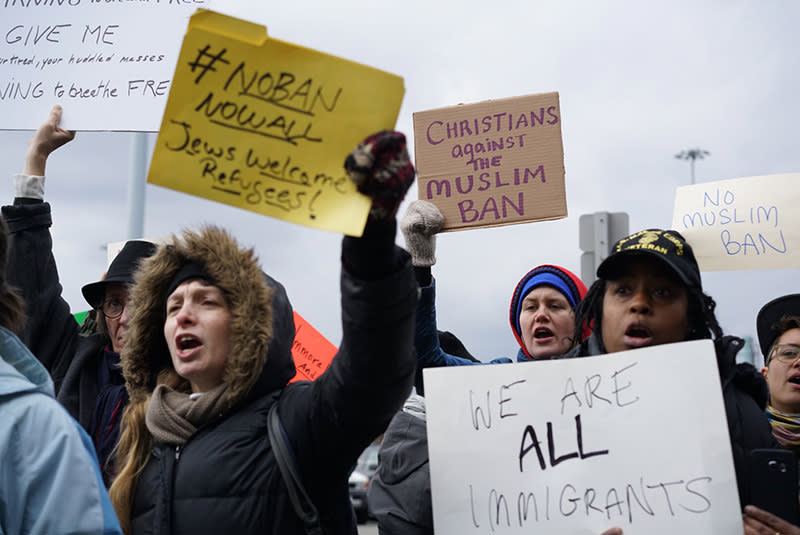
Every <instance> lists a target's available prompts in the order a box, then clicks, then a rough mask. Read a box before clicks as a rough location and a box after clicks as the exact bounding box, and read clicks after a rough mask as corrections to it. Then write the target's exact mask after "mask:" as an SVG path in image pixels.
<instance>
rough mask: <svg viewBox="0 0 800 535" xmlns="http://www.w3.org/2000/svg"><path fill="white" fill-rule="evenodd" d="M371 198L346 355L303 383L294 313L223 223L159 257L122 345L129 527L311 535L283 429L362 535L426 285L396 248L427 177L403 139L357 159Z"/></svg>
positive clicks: (311, 479)
mask: <svg viewBox="0 0 800 535" xmlns="http://www.w3.org/2000/svg"><path fill="white" fill-rule="evenodd" d="M346 168H347V170H348V173H349V174H350V176H351V178H352V179H353V181H354V182H356V184H357V185H358V187H359V191H361V192H362V193H365V194H367V195H369V196H370V197H372V199H373V203H372V209H371V211H370V215H369V218H368V221H367V225H366V228H365V230H364V235H363V236H362V237H361V238H353V237H345V238H344V240H343V243H342V254H341V258H342V275H341V281H342V283H341V292H342V299H341V302H342V320H343V329H342V330H343V334H342V342H341V345H340V348H339V353H338V354H337V356H336V358H334V359H333V362H332V364H331V365H330V367H329V368H328V369H327V371H326V372H325V373H324V374H323V375H322V376H320V377H319V378H318V379H317V380H316V381H314V382H313V383H309V382H304V381H301V382H294V383H291V384H289V385H287V382H288V381H289V379H291V378H292V376H293V375H294V373H295V369H294V364H293V361H292V357H291V347H292V343H293V340H294V335H295V332H294V322H293V319H292V308H291V305H290V303H289V300H288V297H287V295H286V292H285V291H284V289H283V287H282V286H281V285H280V284H279V283H278V282H276V281H275V280H273V279H271V278H269V277H267V276H266V275H265V274H264V273H263V272H262V271H261V268H260V267H259V265H258V261H257V259H256V257H255V254H254V253H253V251H252V250H247V249H243V248H242V247H240V246H239V245H238V244H237V243H236V241H235V240H234V239H233V238H232V237H231V236H230V235H229V234H228V233H226V232H225V231H222V230H220V229H218V228H214V227H209V228H205V229H203V230H201V231H199V232H191V231H187V232H185V233H184V234H183V236H182V237H181V238H174V239H173V240H172V243H171V244H170V245H168V246H162V247H160V248H159V249H158V251H157V252H156V254H155V255H154V256H152V257H150V258H149V259H147V260H146V261H145V262H144V263H143V264H142V267H141V269H140V270H139V272H138V273H137V276H136V281H137V282H136V285H135V286H134V287H133V290H132V293H131V304H130V309H131V310H130V330H129V339H128V342H127V343H126V345H125V349H124V350H123V353H122V365H123V373H124V375H125V380H126V385H127V388H128V391H129V392H130V398H131V402H130V404H129V405H128V407H127V408H126V409H125V415H124V417H123V422H124V423H123V432H122V436H121V438H120V443H119V449H118V459H119V475H118V477H117V478H116V480H115V481H114V483H113V485H112V486H111V492H110V494H111V498H112V502H113V503H114V507H115V509H116V510H117V514H118V516H119V519H120V523H121V524H122V526H123V529H124V530H125V532H126V533H127V534H128V535H140V534H146V533H172V534H175V535H181V534H186V535H189V534H191V535H202V534H205V533H208V534H218V533H236V534H237V535H248V534H253V535H255V534H276V535H278V534H280V535H285V534H294V533H297V534H299V533H304V532H305V529H304V524H303V522H302V521H301V520H300V518H299V517H298V515H297V514H295V512H294V509H293V507H292V502H291V500H290V495H289V492H288V491H287V489H286V486H285V483H284V481H283V480H282V477H281V472H280V471H279V470H278V466H277V465H276V461H275V454H274V453H273V452H274V450H275V445H273V444H271V443H270V440H269V439H268V435H267V422H268V414H269V410H270V408H271V407H273V404H274V403H278V405H277V411H278V415H279V417H280V420H281V423H282V430H281V431H282V433H281V434H282V436H283V437H284V438H285V439H286V441H287V442H288V443H289V445H290V449H291V458H292V459H293V461H294V465H295V467H296V470H297V472H298V473H299V477H300V480H301V481H302V484H303V486H304V488H305V490H306V492H307V494H308V496H309V497H310V499H311V502H312V503H313V504H314V505H315V506H316V508H317V510H318V512H319V518H320V521H321V525H322V528H323V529H324V530H325V532H327V533H353V534H354V533H356V525H355V517H354V514H353V509H352V506H351V505H350V498H349V491H348V482H347V478H348V474H349V473H350V470H351V468H352V466H353V465H354V464H355V462H356V459H357V458H358V455H359V454H360V453H361V451H362V450H363V449H364V447H365V446H366V445H367V444H369V443H370V442H371V441H372V439H373V438H374V437H375V436H376V435H378V434H379V433H380V432H381V430H382V429H383V428H385V426H386V425H387V424H388V422H389V420H390V418H391V417H392V415H393V414H394V412H395V411H396V410H397V409H398V408H399V407H400V406H401V405H402V402H403V400H404V399H405V398H406V396H407V395H408V392H409V391H410V389H411V383H412V380H413V374H414V355H413V347H412V335H413V333H412V331H413V328H414V309H415V306H416V300H417V286H416V282H415V281H414V276H413V273H412V270H411V263H410V261H409V258H408V254H407V253H405V251H403V250H402V249H399V248H397V247H396V246H395V244H394V237H395V231H396V223H395V219H394V215H395V211H396V206H397V205H398V204H399V203H400V201H401V200H402V196H403V195H404V194H405V192H406V190H407V188H408V187H409V186H410V184H411V183H412V182H413V180H414V169H413V167H412V166H411V163H410V162H409V159H408V155H407V152H406V148H405V138H404V136H403V135H402V134H399V133H396V132H382V133H380V134H376V135H375V136H371V137H370V138H368V139H367V140H366V141H365V142H364V143H363V144H361V145H359V147H357V148H356V150H355V151H354V152H353V154H351V156H350V157H348V159H347V162H346Z"/></svg>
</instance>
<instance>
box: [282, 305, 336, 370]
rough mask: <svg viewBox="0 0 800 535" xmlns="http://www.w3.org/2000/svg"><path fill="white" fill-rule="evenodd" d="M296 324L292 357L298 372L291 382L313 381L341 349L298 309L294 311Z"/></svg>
mask: <svg viewBox="0 0 800 535" xmlns="http://www.w3.org/2000/svg"><path fill="white" fill-rule="evenodd" d="M294 326H295V335H294V342H293V343H292V357H293V358H294V367H295V368H297V373H296V374H295V376H294V377H293V378H292V380H291V381H289V382H290V383H292V382H294V381H313V380H315V379H316V378H317V377H319V376H320V375H322V374H323V372H324V371H325V370H327V369H328V366H330V365H331V361H333V357H335V356H336V352H337V351H339V350H338V348H337V347H336V346H335V345H333V344H332V343H330V342H329V341H328V339H327V338H325V337H324V336H322V334H320V332H319V331H318V330H316V329H315V328H314V327H312V326H311V324H310V323H308V322H307V321H306V320H305V319H303V316H301V315H300V314H298V313H297V311H294Z"/></svg>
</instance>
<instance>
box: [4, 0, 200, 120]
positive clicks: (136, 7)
mask: <svg viewBox="0 0 800 535" xmlns="http://www.w3.org/2000/svg"><path fill="white" fill-rule="evenodd" d="M208 5H209V0H138V1H131V0H126V1H121V0H0V35H2V39H0V117H1V118H2V119H0V129H4V130H35V129H36V128H38V127H39V125H40V124H41V123H42V122H44V120H45V119H46V118H47V115H48V113H49V111H50V108H51V107H52V106H53V104H61V105H62V106H63V108H64V115H63V117H62V122H61V125H62V126H63V127H64V128H67V129H70V130H126V131H149V132H156V131H158V129H159V127H160V125H161V116H162V115H163V113H164V107H165V106H166V103H167V95H168V94H169V88H170V82H171V80H172V75H173V73H174V71H175V63H176V61H177V59H178V52H180V46H181V41H182V40H183V35H184V33H185V31H186V26H187V24H188V22H189V17H190V16H191V14H192V13H193V12H194V11H195V10H196V9H197V8H199V7H208Z"/></svg>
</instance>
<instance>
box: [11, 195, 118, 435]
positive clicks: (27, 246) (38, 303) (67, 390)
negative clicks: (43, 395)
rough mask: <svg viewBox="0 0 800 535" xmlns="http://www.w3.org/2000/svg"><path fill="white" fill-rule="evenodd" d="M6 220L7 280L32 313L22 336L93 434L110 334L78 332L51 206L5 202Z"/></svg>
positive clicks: (69, 407) (59, 393) (58, 393)
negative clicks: (56, 253)
mask: <svg viewBox="0 0 800 535" xmlns="http://www.w3.org/2000/svg"><path fill="white" fill-rule="evenodd" d="M3 218H4V219H5V220H6V222H7V223H8V228H9V232H10V234H11V240H10V243H9V251H8V265H7V266H6V272H7V275H8V281H9V284H10V285H11V286H13V287H14V288H16V289H17V290H18V291H19V292H20V294H21V297H22V298H23V300H24V301H25V313H26V314H27V322H26V324H25V329H24V330H23V332H22V333H21V334H20V339H21V340H22V341H23V342H24V343H25V345H26V346H28V349H30V350H31V353H33V354H34V355H35V356H36V358H37V359H39V361H40V362H41V363H42V364H44V366H45V368H47V371H48V372H50V376H51V377H52V378H53V383H54V385H55V389H56V397H57V398H58V401H60V402H61V403H62V404H63V405H64V406H65V407H66V408H67V410H68V411H69V413H70V414H71V415H72V416H73V417H74V418H75V419H76V420H78V422H79V423H80V424H81V425H82V426H83V428H84V429H86V431H87V432H89V433H90V434H91V432H92V430H91V429H90V428H89V426H90V424H91V421H92V414H93V412H94V410H95V406H96V404H97V395H98V391H99V379H98V374H99V368H100V363H101V361H102V359H103V348H104V347H105V346H106V345H107V344H108V342H109V341H108V337H107V336H106V335H102V334H97V335H92V336H90V337H83V336H79V335H78V331H79V326H78V324H77V323H76V321H75V318H74V317H73V316H72V314H71V312H70V310H69V305H68V304H67V302H66V301H65V300H64V299H63V298H62V297H61V290H62V288H61V283H60V282H59V277H58V269H57V267H56V261H55V258H54V257H53V239H52V237H51V236H50V227H51V226H52V223H53V222H52V218H51V214H50V204H49V203H46V202H39V203H33V204H22V205H15V206H3ZM87 307H88V305H87Z"/></svg>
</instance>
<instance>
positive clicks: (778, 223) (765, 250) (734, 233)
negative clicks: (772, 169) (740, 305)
mask: <svg viewBox="0 0 800 535" xmlns="http://www.w3.org/2000/svg"><path fill="white" fill-rule="evenodd" d="M799 204H800V173H792V174H783V175H767V176H756V177H747V178H736V179H733V180H720V181H718V182H707V183H703V184H695V185H692V186H682V187H680V188H678V190H677V193H676V195H675V209H674V212H673V216H672V228H673V229H675V230H677V231H678V232H680V233H681V234H683V236H684V237H685V238H686V240H687V241H688V242H689V243H690V244H691V245H692V249H693V250H694V254H695V257H696V258H697V263H698V265H699V266H700V269H701V270H702V271H714V270H731V269H769V268H796V267H800V213H798V210H797V207H798V205H799Z"/></svg>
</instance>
